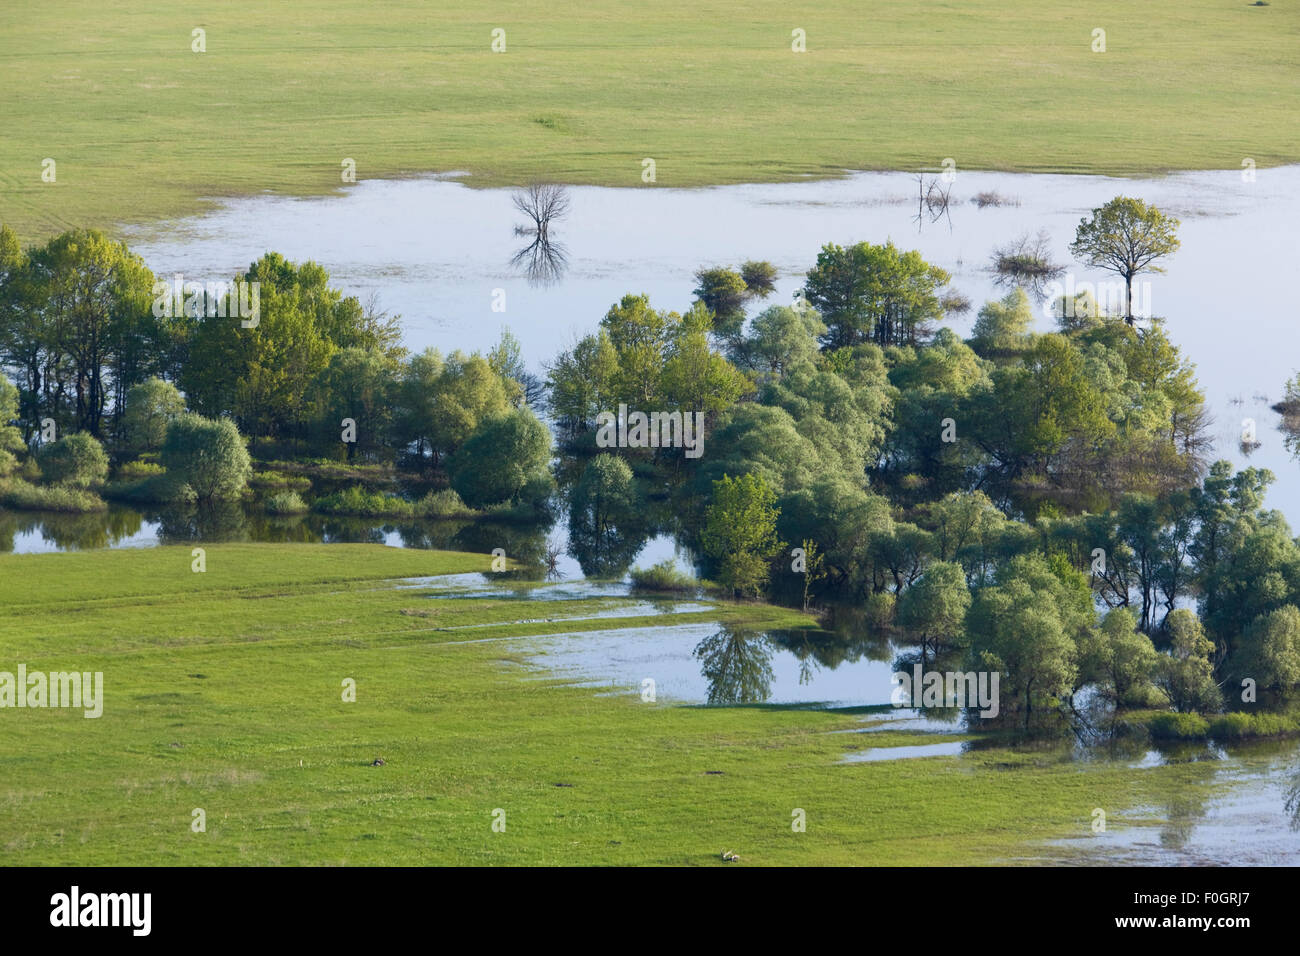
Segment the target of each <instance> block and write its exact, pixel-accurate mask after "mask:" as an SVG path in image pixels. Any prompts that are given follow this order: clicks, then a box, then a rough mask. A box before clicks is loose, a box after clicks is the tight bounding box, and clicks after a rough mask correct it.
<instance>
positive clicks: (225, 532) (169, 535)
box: [157, 501, 249, 544]
mask: <svg viewBox="0 0 1300 956" xmlns="http://www.w3.org/2000/svg"><path fill="white" fill-rule="evenodd" d="M157 518H158V540H159V542H161V543H162V544H188V543H190V542H230V541H247V540H249V529H248V525H247V522H246V516H245V513H244V508H243V506H242V505H241V504H240V503H239V502H237V501H214V502H211V503H208V504H201V505H190V506H185V507H179V506H178V507H173V508H165V509H163V510H162V511H160V512H158V514H157Z"/></svg>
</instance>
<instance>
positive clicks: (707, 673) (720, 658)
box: [694, 625, 773, 704]
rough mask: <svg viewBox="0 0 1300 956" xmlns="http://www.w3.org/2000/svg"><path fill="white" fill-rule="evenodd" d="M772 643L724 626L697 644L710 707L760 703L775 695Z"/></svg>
mask: <svg viewBox="0 0 1300 956" xmlns="http://www.w3.org/2000/svg"><path fill="white" fill-rule="evenodd" d="M772 652H773V648H772V644H771V642H769V641H768V639H767V637H766V636H765V635H763V634H758V633H754V632H745V631H742V630H740V629H739V628H734V627H728V626H726V625H724V626H723V627H722V628H721V630H719V631H718V632H717V633H716V634H711V635H709V636H708V637H706V638H705V639H704V640H702V641H700V643H699V644H697V645H696V647H695V651H694V656H695V659H696V660H698V661H699V662H700V664H701V670H702V672H703V674H704V679H705V680H706V681H708V683H709V694H708V702H709V703H710V704H753V703H761V702H762V701H765V700H767V699H768V698H769V697H771V696H772Z"/></svg>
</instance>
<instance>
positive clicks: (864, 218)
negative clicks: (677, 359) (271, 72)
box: [127, 166, 1300, 526]
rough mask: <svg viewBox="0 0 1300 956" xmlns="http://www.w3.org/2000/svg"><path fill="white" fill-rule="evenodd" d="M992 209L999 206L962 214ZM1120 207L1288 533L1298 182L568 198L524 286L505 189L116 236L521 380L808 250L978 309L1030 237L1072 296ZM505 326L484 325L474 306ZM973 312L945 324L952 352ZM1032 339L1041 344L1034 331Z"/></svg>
mask: <svg viewBox="0 0 1300 956" xmlns="http://www.w3.org/2000/svg"><path fill="white" fill-rule="evenodd" d="M986 191H991V192H996V193H997V194H999V195H1000V196H1002V197H1005V198H1006V199H1008V200H1010V203H1011V204H1007V205H1001V206H986V207H985V208H979V207H978V206H977V205H976V203H975V202H974V198H975V197H976V195H977V194H979V193H981V192H986ZM1120 194H1125V195H1136V196H1139V197H1141V198H1143V199H1145V200H1147V201H1149V202H1153V203H1155V204H1156V205H1157V206H1159V207H1160V208H1162V209H1163V210H1165V211H1166V212H1169V213H1171V214H1173V215H1175V216H1177V217H1179V218H1180V219H1181V220H1182V226H1181V228H1180V230H1179V237H1180V238H1181V240H1182V248H1181V249H1180V250H1179V251H1178V253H1177V254H1175V255H1174V256H1173V257H1172V258H1170V259H1169V260H1168V261H1167V267H1168V272H1167V273H1166V274H1165V275H1153V276H1148V277H1146V278H1147V279H1148V280H1149V281H1150V283H1151V285H1150V296H1151V298H1150V304H1151V308H1152V311H1153V312H1154V313H1155V314H1156V315H1159V316H1163V317H1165V318H1166V319H1167V320H1168V331H1169V334H1170V336H1171V337H1172V339H1173V340H1174V342H1175V343H1177V344H1178V345H1179V346H1181V347H1182V348H1183V350H1184V352H1185V354H1187V355H1188V356H1189V357H1190V358H1191V359H1192V361H1194V362H1195V363H1196V366H1197V370H1198V374H1199V378H1200V382H1201V385H1202V387H1203V388H1204V389H1205V391H1206V394H1207V396H1208V398H1209V400H1210V403H1211V406H1212V408H1213V410H1214V412H1215V416H1216V421H1217V428H1216V431H1217V433H1218V437H1219V443H1218V449H1217V453H1218V455H1219V456H1220V457H1225V458H1229V459H1231V460H1232V461H1234V462H1235V463H1236V464H1238V465H1241V464H1244V463H1246V462H1247V461H1249V463H1250V464H1255V465H1259V466H1263V467H1268V468H1271V469H1272V470H1273V471H1274V472H1275V473H1276V474H1277V475H1278V483H1277V485H1275V486H1274V489H1273V491H1272V494H1271V497H1270V502H1271V503H1272V504H1273V505H1274V506H1275V507H1278V508H1281V509H1282V510H1284V511H1285V512H1286V514H1287V515H1288V517H1289V519H1290V520H1291V523H1292V524H1293V525H1295V526H1300V465H1297V463H1296V462H1295V460H1294V459H1293V458H1292V457H1291V455H1290V454H1289V452H1288V451H1287V450H1286V449H1285V448H1284V447H1283V444H1282V436H1281V435H1280V434H1279V433H1278V431H1277V429H1276V425H1277V422H1278V416H1277V415H1276V414H1275V413H1274V412H1272V411H1270V410H1269V409H1268V405H1269V404H1271V403H1272V402H1276V401H1277V400H1278V399H1279V398H1280V397H1281V394H1282V387H1283V383H1284V382H1285V381H1286V379H1287V378H1289V377H1290V376H1291V375H1292V374H1293V373H1294V372H1295V371H1296V369H1297V367H1300V356H1298V355H1296V354H1295V351H1294V348H1293V346H1294V345H1295V343H1296V335H1295V319H1296V317H1295V314H1294V312H1295V310H1294V306H1293V305H1292V303H1291V295H1290V294H1289V285H1290V282H1291V277H1292V276H1293V275H1294V273H1295V271H1296V264H1297V258H1298V255H1300V252H1298V250H1300V243H1298V242H1297V230H1298V229H1300V227H1297V225H1296V224H1297V223H1300V166H1289V167H1283V168H1279V169H1269V170H1260V171H1258V173H1257V174H1256V178H1255V180H1254V181H1253V182H1243V181H1242V175H1241V172H1240V171H1237V170H1234V171H1224V172H1200V173H1185V174H1177V175H1172V176H1168V177H1163V178H1159V179H1112V178H1107V177H1098V176H1053V175H1024V174H1004V173H972V172H961V171H959V172H958V173H957V176H956V179H955V181H954V182H953V183H952V185H951V193H950V195H951V204H950V206H949V211H948V215H947V216H946V217H943V218H941V219H940V220H939V221H937V222H931V221H930V216H929V215H928V214H927V215H925V216H924V217H922V220H921V221H920V222H919V223H918V221H917V187H916V181H915V179H914V177H912V176H910V175H908V174H903V173H859V174H854V175H851V176H848V177H846V178H844V179H840V180H834V181H823V182H808V183H794V184H787V185H761V186H725V187H717V188H712V189H697V190H675V189H665V188H662V187H660V186H646V187H644V188H642V189H602V188H594V187H584V188H575V189H573V190H572V200H573V202H572V211H571V212H570V214H569V216H568V217H567V218H566V219H565V220H564V221H562V222H560V223H558V224H557V225H556V226H554V227H553V230H554V238H555V239H556V241H557V242H559V243H560V244H561V245H563V247H564V250H565V254H566V256H567V260H568V267H567V270H566V271H565V273H564V276H563V278H562V279H561V280H560V281H559V282H558V283H556V284H554V285H550V286H546V287H539V286H535V285H532V284H530V283H529V281H528V280H527V279H526V278H524V277H523V276H521V275H519V274H518V272H517V271H516V270H515V269H513V268H512V267H511V265H510V260H511V258H512V256H513V254H514V253H515V252H516V251H517V250H518V248H519V247H520V246H521V245H522V244H524V243H523V242H522V241H521V240H520V239H519V238H518V237H517V236H515V235H514V233H513V230H514V227H515V225H517V224H519V223H520V221H521V217H520V215H519V213H517V212H516V211H515V210H514V209H513V208H512V207H511V204H510V197H511V193H510V191H508V190H475V189H470V188H468V187H467V186H465V185H463V184H462V183H460V182H457V181H454V180H450V179H445V178H436V177H427V178H420V179H408V180H399V181H386V182H378V181H377V182H363V183H359V184H357V185H356V186H355V187H351V188H350V189H349V190H348V191H346V192H344V193H342V194H341V195H337V196H331V197H325V198H316V199H281V198H254V199H244V200H238V201H234V202H229V203H225V204H223V205H221V206H220V207H218V208H217V209H216V210H215V211H213V212H211V213H210V214H207V215H203V216H198V217H195V218H192V219H187V220H183V221H180V222H176V223H170V224H165V225H162V226H155V227H150V228H148V229H138V230H135V231H133V232H131V233H128V235H127V238H128V241H129V242H130V244H131V246H132V248H133V249H135V250H136V251H138V252H139V253H140V254H141V255H143V256H144V258H145V261H146V262H147V263H148V264H149V266H150V267H151V268H152V269H153V270H154V271H155V272H156V273H157V274H158V275H160V276H170V275H172V274H174V273H176V272H180V273H182V274H184V275H185V276H186V278H187V279H188V278H194V279H198V280H204V279H209V278H214V279H215V278H222V277H228V276H230V275H233V274H234V273H235V272H236V271H242V270H243V269H245V268H247V266H248V264H249V263H250V262H251V261H253V260H254V259H256V258H257V257H258V256H260V255H261V254H262V253H263V252H265V251H268V250H275V251H278V252H281V253H283V254H284V255H286V256H287V257H289V258H290V259H292V260H294V261H300V260H303V259H314V260H316V261H317V262H319V263H321V264H322V265H323V266H325V268H326V269H327V270H328V271H329V273H330V276H331V277H332V279H333V281H334V283H335V284H336V285H338V286H340V287H342V288H343V289H345V290H346V291H347V292H349V293H352V294H357V295H359V296H361V297H362V298H363V299H364V298H365V297H366V296H367V295H369V294H370V293H372V292H373V293H376V294H377V295H378V296H379V302H380V305H381V307H383V308H385V309H387V310H389V311H390V312H393V313H396V314H399V315H401V317H402V320H403V327H404V328H405V333H406V344H407V345H408V346H409V347H411V348H412V349H420V348H424V347H426V346H436V347H438V348H440V349H442V350H444V351H447V350H451V349H457V348H459V349H464V350H467V351H468V350H471V349H486V348H488V347H490V346H491V345H492V344H493V343H494V342H495V341H496V339H497V337H498V335H499V334H500V331H501V328H502V327H503V326H506V325H508V326H509V327H510V329H511V331H513V332H514V333H515V335H517V336H518V337H519V339H520V341H521V342H522V344H523V348H524V355H525V358H526V359H527V360H528V362H529V363H530V365H531V366H532V367H533V368H534V369H539V368H540V367H541V365H542V363H544V362H546V361H549V360H550V359H551V358H552V357H553V356H554V355H555V354H556V353H557V352H558V351H559V350H560V349H561V348H564V347H565V346H567V345H568V344H569V343H570V342H571V340H572V339H573V338H574V337H575V336H578V335H582V334H585V333H587V332H589V331H591V330H592V329H593V328H594V327H595V326H596V323H597V322H598V321H599V320H600V318H601V317H602V316H603V315H604V314H605V312H606V310H607V309H608V308H609V307H610V305H611V304H613V303H614V302H616V301H617V300H618V299H619V298H620V297H621V296H622V295H624V294H625V293H628V292H637V293H640V292H645V293H648V294H649V295H650V298H651V302H653V303H654V304H655V305H656V306H657V307H660V308H671V309H676V310H679V311H680V310H684V309H685V308H686V307H687V306H688V305H689V304H690V300H691V289H692V287H693V286H694V282H693V279H692V274H693V272H694V271H695V270H696V269H697V268H699V267H700V266H702V265H714V264H732V265H735V264H737V263H739V262H741V261H743V260H745V259H768V260H770V261H772V262H773V263H775V264H776V266H777V268H778V269H779V270H780V273H781V279H780V281H779V283H778V287H777V293H776V295H775V296H773V298H772V299H771V300H769V301H771V302H780V303H786V302H789V301H790V300H791V299H792V298H793V295H794V292H795V290H796V289H797V288H799V286H800V284H801V282H802V277H803V274H804V273H805V272H806V271H807V269H808V268H809V267H810V266H811V265H812V264H813V262H814V261H815V259H816V256H817V251H818V249H819V248H820V247H821V245H822V244H823V243H826V242H837V243H841V244H844V243H849V242H854V241H858V240H870V241H873V242H882V241H884V240H886V239H892V240H893V241H894V242H895V243H897V244H899V245H900V246H903V247H906V248H915V249H919V250H920V251H921V253H922V254H923V255H924V256H925V258H926V259H927V260H928V261H931V262H933V263H935V264H937V265H940V266H942V267H943V268H945V269H947V270H948V271H949V272H951V273H952V275H953V284H954V286H956V287H957V288H958V289H959V290H960V291H962V292H963V293H965V294H966V295H967V296H968V297H969V298H970V299H971V301H972V302H973V303H975V304H976V306H978V305H979V304H981V303H982V302H983V301H985V300H986V299H989V298H994V297H996V296H998V295H1000V294H1001V293H1000V292H999V290H997V289H996V288H995V287H994V284H993V281H992V276H991V274H990V273H989V272H988V271H987V267H988V263H989V256H990V254H991V252H992V251H993V249H994V247H995V246H998V245H1002V244H1005V243H1006V242H1008V241H1009V240H1012V239H1014V238H1016V237H1018V236H1019V235H1021V234H1023V233H1030V234H1034V233H1037V232H1038V231H1039V230H1046V232H1047V234H1048V236H1049V237H1050V239H1051V243H1052V248H1053V250H1054V252H1055V254H1056V258H1057V259H1058V261H1060V262H1063V263H1071V270H1072V272H1073V276H1074V280H1075V282H1076V283H1079V282H1083V281H1092V282H1102V281H1107V280H1109V279H1110V278H1111V277H1110V276H1108V275H1106V274H1104V273H1101V272H1096V271H1089V270H1085V269H1083V268H1081V267H1079V266H1078V265H1077V264H1074V263H1073V262H1072V260H1071V258H1070V254H1069V250H1068V248H1067V247H1068V244H1069V242H1070V240H1071V239H1073V237H1074V230H1075V227H1076V226H1077V225H1078V222H1079V220H1080V219H1081V218H1082V217H1083V216H1085V215H1087V214H1088V212H1089V211H1090V210H1091V209H1093V208H1094V207H1096V206H1099V205H1101V204H1102V203H1104V202H1106V201H1107V200H1109V199H1111V198H1112V197H1114V196H1116V195H1120ZM498 289H500V290H504V292H505V311H504V312H494V311H493V309H492V306H493V301H494V290H498ZM973 318H974V313H973V311H972V313H971V315H969V316H967V317H966V319H965V321H963V322H959V323H957V324H956V326H955V328H956V329H957V331H958V332H960V333H963V334H965V333H968V332H969V326H970V323H971V322H972V321H973ZM1039 325H1040V328H1043V329H1047V328H1050V322H1049V321H1048V320H1047V319H1044V318H1040V321H1039ZM1245 418H1253V419H1254V420H1255V421H1256V422H1257V434H1258V440H1259V441H1260V442H1261V443H1262V447H1260V448H1259V449H1258V450H1256V451H1255V452H1254V453H1253V454H1252V455H1251V456H1250V457H1249V459H1247V458H1246V457H1245V456H1244V455H1243V454H1242V452H1241V451H1240V449H1239V447H1238V445H1239V438H1240V435H1241V431H1242V420H1243V419H1245Z"/></svg>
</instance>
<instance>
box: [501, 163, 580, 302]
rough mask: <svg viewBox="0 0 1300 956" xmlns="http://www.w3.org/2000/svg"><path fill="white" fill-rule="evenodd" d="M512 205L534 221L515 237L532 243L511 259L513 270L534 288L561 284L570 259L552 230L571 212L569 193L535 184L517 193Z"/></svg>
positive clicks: (516, 231)
mask: <svg viewBox="0 0 1300 956" xmlns="http://www.w3.org/2000/svg"><path fill="white" fill-rule="evenodd" d="M512 201H513V203H514V206H515V208H516V209H518V210H519V211H520V212H522V213H523V214H524V215H526V216H527V217H528V218H529V219H530V220H531V222H530V224H529V225H527V226H516V227H515V235H517V236H528V237H530V238H531V239H532V241H531V242H530V243H529V244H528V245H526V246H524V247H523V248H522V249H520V250H519V251H518V252H516V253H515V254H514V256H513V257H511V259H510V265H511V267H512V268H514V269H516V270H519V271H521V272H523V273H524V275H526V276H527V277H528V281H529V283H530V284H531V285H541V286H546V285H553V284H554V283H556V282H559V281H560V279H561V278H563V277H564V270H565V269H566V268H567V267H568V262H569V258H568V254H567V253H566V251H565V249H564V247H563V246H562V245H560V244H559V243H558V242H555V241H554V240H553V239H552V238H551V235H550V228H551V224H552V223H553V222H556V221H558V220H560V219H563V218H564V217H565V216H566V215H567V214H568V212H569V193H568V190H567V189H565V188H564V187H563V186H560V185H556V184H554V183H534V184H532V185H530V186H528V187H527V188H525V189H521V190H520V191H519V192H517V193H515V195H514V197H513V199H512Z"/></svg>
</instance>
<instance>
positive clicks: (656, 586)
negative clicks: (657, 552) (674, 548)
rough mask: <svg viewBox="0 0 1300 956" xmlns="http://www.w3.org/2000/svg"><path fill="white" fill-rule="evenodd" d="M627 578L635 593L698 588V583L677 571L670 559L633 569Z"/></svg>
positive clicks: (689, 576) (679, 570)
mask: <svg viewBox="0 0 1300 956" xmlns="http://www.w3.org/2000/svg"><path fill="white" fill-rule="evenodd" d="M628 576H629V577H630V578H631V579H632V587H633V589H634V590H637V591H694V590H695V589H696V587H698V586H699V582H698V581H696V580H695V578H693V577H692V576H691V575H689V574H687V573H686V572H685V571H682V570H681V569H679V568H678V567H677V564H676V562H674V561H673V560H672V558H668V559H666V560H664V561H660V562H659V563H658V564H655V565H652V566H650V567H648V568H633V569H632V570H631V571H629V572H628Z"/></svg>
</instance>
